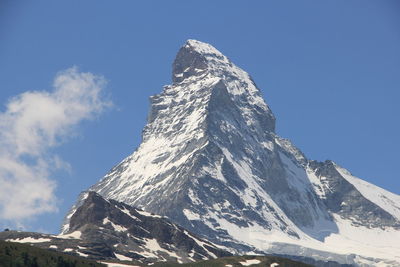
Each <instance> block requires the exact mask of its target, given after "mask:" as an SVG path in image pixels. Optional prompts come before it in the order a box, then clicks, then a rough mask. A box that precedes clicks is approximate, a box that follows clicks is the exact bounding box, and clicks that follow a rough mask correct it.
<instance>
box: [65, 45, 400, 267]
mask: <svg viewBox="0 0 400 267" xmlns="http://www.w3.org/2000/svg"><path fill="white" fill-rule="evenodd" d="M172 67H173V77H172V82H173V83H172V84H171V85H168V86H165V87H164V89H163V91H162V92H161V93H160V94H157V95H155V96H152V97H151V98H150V101H151V109H150V112H149V116H148V123H147V125H146V126H145V128H144V130H143V140H142V143H141V144H140V146H139V147H138V149H137V150H136V151H135V152H134V153H133V154H132V155H130V156H129V157H127V158H126V159H124V160H123V161H122V162H121V163H120V164H118V165H117V166H115V167H114V168H113V169H112V170H111V171H110V172H109V173H108V174H107V175H106V176H105V177H104V178H103V179H102V180H101V181H99V182H98V183H96V184H95V185H93V186H92V187H91V189H90V190H92V191H95V192H97V193H98V194H100V195H101V196H103V197H105V198H106V199H114V200H117V201H121V202H124V203H127V204H128V205H132V206H135V207H139V208H143V209H144V210H146V211H149V212H153V213H155V214H159V215H163V216H166V217H168V218H170V219H171V220H172V221H173V222H175V223H177V224H179V225H181V226H183V227H185V228H187V229H188V230H191V231H193V232H194V233H197V234H198V235H200V236H203V237H206V238H208V239H210V240H211V241H213V242H214V243H217V244H220V245H223V246H226V247H229V248H232V249H233V250H234V251H237V252H240V253H243V252H259V253H286V254H292V255H293V254H294V255H296V254H297V255H303V256H312V257H314V258H319V259H326V258H329V257H332V258H335V260H338V261H339V262H341V263H350V264H353V263H356V262H359V261H360V260H359V258H357V257H359V256H352V257H350V256H349V255H348V254H352V255H354V254H357V255H361V256H362V257H374V258H377V259H376V260H377V261H379V259H378V258H382V259H389V260H394V261H395V262H396V263H398V262H400V258H399V257H398V256H397V255H400V246H399V245H398V240H399V239H400V231H399V229H400V199H399V196H397V195H395V194H391V193H389V192H387V191H385V190H383V189H380V188H377V187H375V186H373V185H371V184H369V183H367V182H364V181H362V180H360V179H358V178H356V177H354V176H352V175H351V174H350V173H348V172H347V171H346V170H344V169H343V168H341V167H339V166H338V165H336V164H334V163H333V162H332V161H325V162H317V161H312V160H309V159H308V158H307V157H306V156H305V155H304V154H303V153H302V152H301V151H300V150H299V149H298V148H296V147H295V146H294V145H293V144H292V143H291V142H290V141H289V140H287V139H284V138H281V137H279V136H277V135H276V133H275V117H274V115H273V113H272V111H271V110H270V108H269V107H268V105H267V104H266V103H265V102H264V99H263V97H262V95H261V93H260V90H259V89H258V88H257V86H256V85H255V83H254V81H253V80H252V79H251V77H250V76H249V74H247V73H246V72H245V71H244V70H242V69H241V68H239V67H237V66H236V65H235V64H233V63H232V62H231V61H230V60H229V59H228V58H227V57H226V56H224V55H223V54H222V53H221V52H219V51H218V50H217V49H215V48H214V47H213V46H211V45H209V44H206V43H202V42H199V41H196V40H188V41H187V42H186V43H185V44H184V45H183V46H182V47H181V48H180V49H179V51H178V54H177V56H176V58H175V60H174V63H173V66H172ZM82 199H83V197H81V198H80V201H78V203H77V205H76V207H75V208H74V209H72V211H71V213H70V217H71V214H72V213H73V211H74V210H75V209H76V208H77V207H78V206H79V205H80V203H81V202H82ZM70 217H68V216H67V218H66V224H65V227H64V231H66V230H68V229H69V228H68V224H69V220H70ZM355 233H356V234H355ZM364 233H368V234H364ZM380 235H385V242H386V243H388V244H389V245H390V249H386V250H385V249H382V247H385V245H384V244H379V245H377V243H376V239H378V238H379V236H380ZM386 237H387V238H386ZM321 251H322V252H321ZM371 255H372V256H371ZM361 256H360V257H361ZM364 259H365V258H362V260H364ZM374 261H375V259H374ZM395 265H396V264H395ZM395 265H394V266H395Z"/></svg>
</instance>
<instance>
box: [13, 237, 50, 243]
mask: <svg viewBox="0 0 400 267" xmlns="http://www.w3.org/2000/svg"><path fill="white" fill-rule="evenodd" d="M6 241H9V242H17V243H44V242H50V241H51V239H50V238H33V237H25V238H20V239H6Z"/></svg>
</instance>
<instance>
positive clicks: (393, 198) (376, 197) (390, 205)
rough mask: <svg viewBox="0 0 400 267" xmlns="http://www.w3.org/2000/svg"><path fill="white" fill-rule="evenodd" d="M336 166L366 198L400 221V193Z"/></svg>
mask: <svg viewBox="0 0 400 267" xmlns="http://www.w3.org/2000/svg"><path fill="white" fill-rule="evenodd" d="M335 167H336V170H338V172H339V173H340V174H341V175H342V176H343V178H345V179H346V180H347V181H348V182H349V183H351V184H353V185H354V186H355V187H356V188H357V190H358V191H359V192H360V193H361V194H362V195H363V196H364V197H365V198H366V199H368V200H370V201H371V202H373V203H375V204H376V205H378V206H379V207H381V208H382V209H383V210H385V211H387V212H388V213H390V214H391V215H392V216H394V217H395V218H396V219H397V220H399V221H400V195H396V194H393V193H391V192H389V191H386V190H385V189H383V188H380V187H378V186H376V185H373V184H370V183H368V182H366V181H364V180H361V179H360V178H357V177H355V176H353V175H351V174H350V173H349V172H348V171H347V170H346V169H344V168H341V167H340V166H338V165H335Z"/></svg>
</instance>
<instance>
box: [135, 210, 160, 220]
mask: <svg viewBox="0 0 400 267" xmlns="http://www.w3.org/2000/svg"><path fill="white" fill-rule="evenodd" d="M137 213H139V214H140V215H143V216H146V217H153V218H162V216H160V215H156V214H151V213H150V212H147V211H143V210H137Z"/></svg>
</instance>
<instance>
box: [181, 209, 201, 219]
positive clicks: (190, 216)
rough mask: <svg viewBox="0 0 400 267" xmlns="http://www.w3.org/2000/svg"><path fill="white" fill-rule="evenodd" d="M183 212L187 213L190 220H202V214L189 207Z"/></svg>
mask: <svg viewBox="0 0 400 267" xmlns="http://www.w3.org/2000/svg"><path fill="white" fill-rule="evenodd" d="M183 214H185V216H186V218H188V220H190V221H192V220H200V216H199V215H198V214H196V213H194V212H192V211H190V210H188V209H184V210H183Z"/></svg>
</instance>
